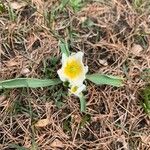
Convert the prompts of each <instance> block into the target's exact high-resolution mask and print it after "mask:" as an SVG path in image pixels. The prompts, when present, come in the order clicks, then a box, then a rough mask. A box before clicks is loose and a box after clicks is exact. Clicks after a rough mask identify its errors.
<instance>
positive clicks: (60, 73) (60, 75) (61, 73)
mask: <svg viewBox="0 0 150 150" xmlns="http://www.w3.org/2000/svg"><path fill="white" fill-rule="evenodd" d="M57 74H58V76H59V78H60V80H61V81H63V82H65V81H67V79H66V77H65V76H64V73H63V70H62V69H59V70H58V71H57Z"/></svg>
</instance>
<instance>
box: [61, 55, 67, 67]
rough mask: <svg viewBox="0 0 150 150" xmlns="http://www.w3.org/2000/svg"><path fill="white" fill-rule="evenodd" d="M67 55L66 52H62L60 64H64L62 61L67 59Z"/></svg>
mask: <svg viewBox="0 0 150 150" xmlns="http://www.w3.org/2000/svg"><path fill="white" fill-rule="evenodd" d="M67 59H68V57H67V56H66V54H64V53H63V54H62V60H61V63H62V65H64V63H65V62H66V61H67Z"/></svg>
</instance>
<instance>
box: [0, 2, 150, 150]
mask: <svg viewBox="0 0 150 150" xmlns="http://www.w3.org/2000/svg"><path fill="white" fill-rule="evenodd" d="M66 2H67V1H65V0H62V1H61V0H60V1H57V0H45V1H44V0H26V1H19V0H17V1H15V2H14V1H9V0H8V1H7V0H6V1H5V0H4V1H2V4H1V9H0V55H1V60H0V67H1V70H0V77H1V80H4V79H11V78H15V77H35V78H55V77H57V73H56V71H57V70H58V69H59V68H60V66H61V63H60V58H61V54H60V49H59V46H58V43H59V40H60V38H62V39H64V40H65V41H67V42H68V45H69V47H70V51H83V52H84V54H85V55H84V56H85V57H84V62H85V64H87V65H88V66H89V73H93V72H99V73H107V74H112V75H117V76H121V77H124V78H125V79H126V81H125V86H124V87H121V88H114V87H111V86H104V85H103V86H95V85H94V84H92V83H90V82H87V83H86V85H87V92H86V93H85V94H86V98H87V112H88V113H87V114H83V113H80V111H79V101H78V99H77V98H75V97H73V96H71V97H67V96H66V95H67V89H65V88H64V87H63V86H62V85H59V86H57V87H48V88H39V89H25V88H24V89H12V90H2V91H0V92H1V96H0V150H26V149H31V150H38V149H39V150H51V149H52V150H59V149H62V150H149V149H150V120H149V117H148V116H147V114H146V113H145V112H144V110H143V108H142V106H141V103H140V102H141V96H140V90H141V89H143V88H144V86H145V85H146V84H147V83H148V81H146V80H144V79H143V78H142V75H143V71H144V70H145V69H148V68H150V36H149V35H150V2H149V0H143V2H142V0H97V1H96V0H95V1H94V0H87V1H85V2H84V3H82V2H81V3H80V1H78V2H79V3H75V0H74V1H72V2H69V3H67V4H66ZM45 118H48V119H49V124H48V125H46V126H43V127H35V126H34V124H35V123H36V122H37V121H38V120H40V119H45Z"/></svg>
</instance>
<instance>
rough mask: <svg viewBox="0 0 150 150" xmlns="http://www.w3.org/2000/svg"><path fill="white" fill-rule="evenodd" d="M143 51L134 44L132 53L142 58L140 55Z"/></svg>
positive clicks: (139, 46)
mask: <svg viewBox="0 0 150 150" xmlns="http://www.w3.org/2000/svg"><path fill="white" fill-rule="evenodd" d="M142 51H143V47H142V46H141V45H139V44H133V46H132V48H131V53H132V54H134V55H135V56H140V53H141V52H142Z"/></svg>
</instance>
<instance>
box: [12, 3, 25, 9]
mask: <svg viewBox="0 0 150 150" xmlns="http://www.w3.org/2000/svg"><path fill="white" fill-rule="evenodd" d="M24 6H26V3H25V2H11V3H10V7H11V8H12V9H20V8H22V7H24Z"/></svg>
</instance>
